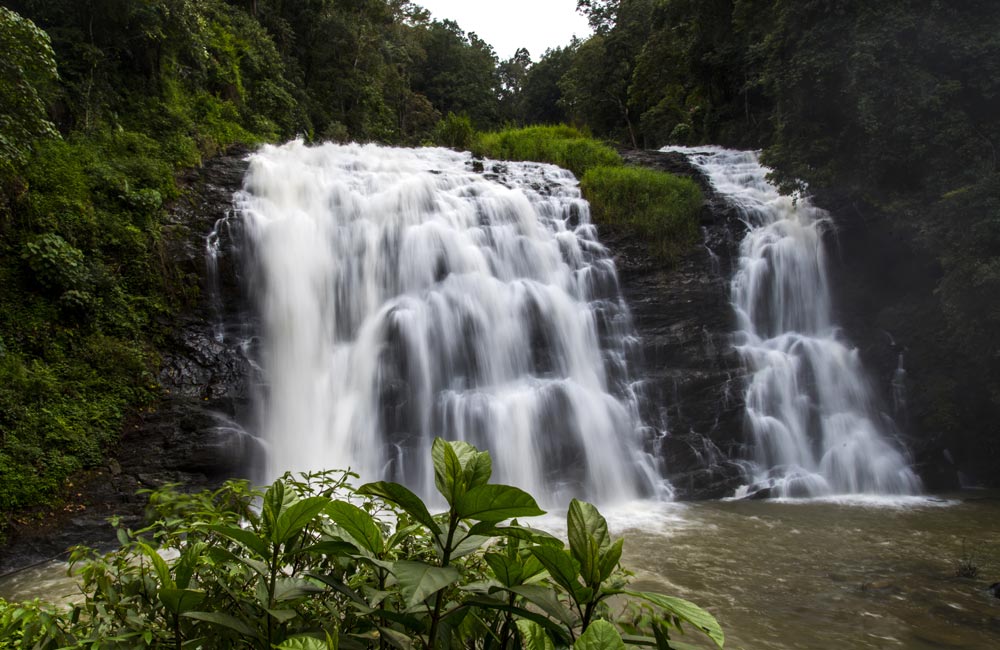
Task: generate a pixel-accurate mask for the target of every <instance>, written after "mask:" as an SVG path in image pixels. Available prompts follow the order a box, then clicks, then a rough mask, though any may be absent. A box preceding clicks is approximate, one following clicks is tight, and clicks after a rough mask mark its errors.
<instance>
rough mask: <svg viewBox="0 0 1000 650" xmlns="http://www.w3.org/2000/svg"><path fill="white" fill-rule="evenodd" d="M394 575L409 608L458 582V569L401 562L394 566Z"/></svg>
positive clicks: (406, 561) (407, 561)
mask: <svg viewBox="0 0 1000 650" xmlns="http://www.w3.org/2000/svg"><path fill="white" fill-rule="evenodd" d="M392 573H393V574H394V575H395V576H396V580H398V581H399V588H400V590H401V591H402V592H403V596H404V598H405V599H406V605H407V607H413V606H414V605H417V604H419V603H422V602H423V601H424V600H426V599H427V598H428V597H429V596H431V594H434V593H436V592H438V591H440V590H441V589H444V588H445V587H447V586H449V585H452V584H454V583H456V582H458V578H459V572H458V569H457V568H456V567H453V566H447V567H439V566H432V565H430V564H425V563H424V562H413V561H410V560H401V561H399V562H396V563H395V564H394V565H393V569H392Z"/></svg>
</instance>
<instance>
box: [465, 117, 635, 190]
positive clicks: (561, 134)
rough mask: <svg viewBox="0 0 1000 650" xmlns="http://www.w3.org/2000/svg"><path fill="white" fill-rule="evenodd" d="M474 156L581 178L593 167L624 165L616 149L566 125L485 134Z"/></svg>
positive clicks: (474, 151) (477, 144)
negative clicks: (544, 166) (528, 163)
mask: <svg viewBox="0 0 1000 650" xmlns="http://www.w3.org/2000/svg"><path fill="white" fill-rule="evenodd" d="M473 153H474V154H475V155H477V156H488V157H490V158H498V159H501V160H534V161H538V162H548V163H552V164H555V165H559V166H560V167H565V168H566V169H568V170H570V171H571V172H573V173H574V174H576V175H577V177H578V178H579V177H581V176H583V174H584V173H585V172H586V171H587V170H588V169H591V168H592V167H597V166H614V165H621V164H622V159H621V156H619V155H618V153H617V152H615V150H614V149H612V148H611V147H609V146H607V145H604V144H601V143H600V142H598V141H597V140H593V139H591V138H588V137H587V136H585V135H584V134H583V133H581V132H580V131H578V130H577V129H575V128H573V127H571V126H566V125H564V124H563V125H559V126H529V127H525V128H523V129H506V130H504V131H495V132H491V133H482V134H480V135H479V137H478V139H477V142H476V145H475V147H473Z"/></svg>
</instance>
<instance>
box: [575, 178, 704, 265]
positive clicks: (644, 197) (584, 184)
mask: <svg viewBox="0 0 1000 650" xmlns="http://www.w3.org/2000/svg"><path fill="white" fill-rule="evenodd" d="M580 187H581V189H582V190H583V196H584V198H586V199H587V200H588V201H589V202H590V206H591V210H592V212H593V215H594V220H595V221H596V222H597V223H598V224H602V223H603V224H615V225H623V226H628V227H630V228H634V229H635V230H636V231H637V232H638V233H639V234H640V235H641V236H642V237H644V238H645V239H646V240H647V242H648V244H649V247H650V249H651V250H652V251H653V252H654V253H655V254H656V255H657V256H659V257H660V258H661V259H663V260H664V261H666V262H668V263H671V264H672V263H674V262H676V260H677V258H678V257H679V256H680V255H682V254H683V253H684V252H686V251H687V250H688V249H689V248H690V247H691V245H692V244H694V242H695V241H696V240H697V237H698V213H699V211H700V210H701V205H702V195H701V190H700V189H699V188H698V186H697V185H696V184H695V183H694V181H692V180H690V179H687V178H681V177H679V176H674V175H673V174H668V173H666V172H660V171H655V170H652V169H643V168H640V167H593V168H591V169H590V170H588V171H587V173H586V174H584V175H583V178H582V179H581V180H580Z"/></svg>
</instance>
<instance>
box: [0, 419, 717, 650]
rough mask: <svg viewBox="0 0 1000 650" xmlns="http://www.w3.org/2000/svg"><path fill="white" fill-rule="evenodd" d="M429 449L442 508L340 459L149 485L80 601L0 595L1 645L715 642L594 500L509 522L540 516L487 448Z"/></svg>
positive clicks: (310, 647) (289, 648) (86, 568)
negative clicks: (641, 581) (553, 521)
mask: <svg viewBox="0 0 1000 650" xmlns="http://www.w3.org/2000/svg"><path fill="white" fill-rule="evenodd" d="M432 455H433V460H434V482H435V485H436V487H437V489H438V491H439V493H440V496H441V498H442V499H443V501H444V502H445V503H446V504H447V509H446V511H445V512H443V513H441V514H438V515H432V514H431V513H430V511H429V510H428V508H427V505H425V504H424V502H423V501H421V500H420V499H419V498H418V497H417V496H416V495H415V494H413V493H412V492H410V491H409V490H408V489H407V488H405V487H403V486H402V485H399V484H397V483H387V482H379V483H369V484H366V485H363V486H361V487H359V488H357V489H354V488H352V487H351V486H350V485H349V484H348V481H349V480H350V479H351V478H352V476H351V475H350V474H346V473H339V472H325V473H320V474H311V475H304V476H302V477H301V478H300V479H295V478H292V477H291V476H288V475H286V476H285V477H284V478H282V479H280V480H278V481H276V482H275V483H274V484H273V485H271V486H270V487H269V488H268V489H267V490H266V491H265V492H260V491H258V490H254V489H251V488H249V487H248V486H247V485H246V484H245V483H229V484H227V485H225V486H224V487H223V488H221V489H220V490H218V491H216V492H214V493H204V494H199V495H193V496H190V495H189V496H184V495H181V494H178V493H175V492H171V491H170V490H164V491H160V492H157V493H155V494H154V495H153V498H152V500H151V503H152V505H153V506H154V508H155V509H156V511H157V514H158V516H159V519H158V520H157V521H156V523H154V524H153V525H152V526H150V527H149V528H147V529H145V530H143V531H140V533H141V534H134V533H130V532H127V531H122V532H121V534H120V537H121V543H122V547H121V549H120V550H118V551H116V552H114V553H112V554H111V555H108V556H105V557H101V556H97V555H95V554H93V553H92V552H90V551H87V550H86V549H79V550H78V551H77V552H76V553H75V560H74V561H75V562H77V563H80V564H82V569H81V577H82V579H83V584H84V591H85V594H86V599H85V601H84V602H83V603H81V604H78V605H75V606H74V607H73V608H72V610H71V611H59V610H54V609H46V608H44V607H40V606H37V605H31V604H28V605H5V604H3V603H2V601H0V639H3V640H0V648H8V647H9V648H38V649H39V650H46V649H48V648H150V647H151V648H182V647H199V648H254V649H259V650H270V649H271V648H279V649H282V650H324V649H331V650H333V649H336V648H345V649H347V648H483V649H487V648H495V649H498V650H499V649H507V648H533V649H536V650H546V649H549V650H554V649H555V648H557V647H558V648H569V647H572V648H573V649H574V650H598V649H600V650H610V649H614V648H622V649H624V648H625V647H626V645H629V646H650V647H655V648H681V647H690V646H687V645H684V644H681V643H679V642H678V641H677V640H676V639H677V637H678V636H680V635H681V633H682V632H683V630H682V624H685V625H688V626H690V628H694V629H697V630H699V631H700V632H702V633H704V634H705V635H707V636H708V638H710V639H711V640H712V641H713V642H714V643H715V645H716V646H718V647H719V648H722V647H723V643H724V636H723V632H722V630H721V629H720V627H719V625H718V623H717V622H716V620H715V619H714V618H713V617H712V615H711V614H709V613H708V612H706V611H705V610H703V609H701V608H700V607H698V606H697V605H694V604H692V603H690V602H688V601H685V600H682V599H680V598H674V597H670V596H664V595H660V594H655V593H647V592H640V591H633V590H629V589H628V581H629V576H628V574H627V573H625V572H624V571H622V569H621V568H620V566H619V559H620V558H621V554H622V544H623V540H622V539H617V540H613V539H612V538H611V535H610V534H609V532H608V525H607V522H606V521H605V520H604V517H602V516H601V514H600V513H599V512H598V510H597V509H596V508H595V507H594V506H592V505H590V504H588V503H584V502H580V501H576V500H574V501H573V502H572V503H571V504H570V505H569V511H568V513H567V518H566V525H567V537H568V541H569V545H568V546H569V547H568V548H566V545H565V544H564V543H563V542H562V541H561V540H560V539H558V538H556V537H553V536H552V535H549V534H547V533H545V532H542V531H540V530H536V529H533V528H529V527H527V526H524V525H523V524H520V523H518V520H517V519H514V521H513V522H511V523H509V524H507V525H503V524H502V522H503V521H505V520H509V519H512V518H524V517H532V516H536V515H541V514H544V513H543V511H542V510H540V509H539V507H538V505H537V504H536V502H535V500H534V498H532V497H531V496H530V495H528V494H527V493H525V492H523V491H521V490H519V489H518V488H515V487H511V486H507V485H497V484H493V483H490V482H489V479H490V475H491V473H492V462H491V459H490V456H489V454H488V453H486V452H480V451H478V450H476V449H475V448H474V447H472V446H470V445H468V444H465V443H461V442H451V443H449V442H444V441H443V440H441V439H438V440H436V441H435V443H434V445H433V450H432ZM257 504H260V505H259V508H258V507H257Z"/></svg>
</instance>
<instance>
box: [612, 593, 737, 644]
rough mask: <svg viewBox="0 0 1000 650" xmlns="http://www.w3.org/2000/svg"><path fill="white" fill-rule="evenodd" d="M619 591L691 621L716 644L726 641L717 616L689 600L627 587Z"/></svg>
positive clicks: (688, 621) (683, 619)
mask: <svg viewBox="0 0 1000 650" xmlns="http://www.w3.org/2000/svg"><path fill="white" fill-rule="evenodd" d="M619 593H622V594H625V595H626V596H632V597H633V598H639V599H641V600H645V601H646V602H648V603H652V604H653V605H656V606H657V607H660V608H661V609H663V610H664V611H666V612H668V613H670V614H671V615H673V616H676V617H677V618H679V619H681V620H682V621H685V622H687V623H690V624H691V625H693V626H695V627H696V628H698V629H699V630H701V631H702V632H704V633H705V634H707V635H708V638H710V639H712V641H714V642H715V645H717V646H719V647H720V648H721V647H722V646H723V644H724V643H725V642H726V635H725V634H724V633H723V631H722V627H721V626H720V625H719V622H718V621H717V620H715V617H714V616H712V615H711V614H709V613H708V612H707V611H705V610H704V609H702V608H701V607H699V606H697V605H695V604H694V603H692V602H691V601H689V600H684V599H683V598H677V597H674V596H664V595H662V594H654V593H651V592H648V591H629V590H627V589H626V590H622V591H621V592H619Z"/></svg>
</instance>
